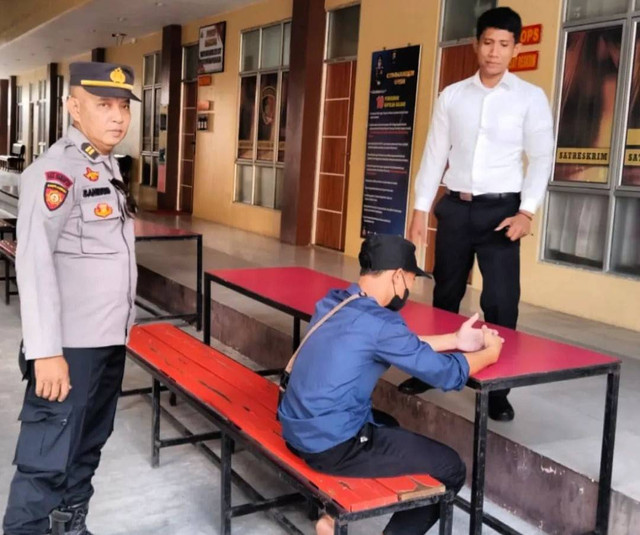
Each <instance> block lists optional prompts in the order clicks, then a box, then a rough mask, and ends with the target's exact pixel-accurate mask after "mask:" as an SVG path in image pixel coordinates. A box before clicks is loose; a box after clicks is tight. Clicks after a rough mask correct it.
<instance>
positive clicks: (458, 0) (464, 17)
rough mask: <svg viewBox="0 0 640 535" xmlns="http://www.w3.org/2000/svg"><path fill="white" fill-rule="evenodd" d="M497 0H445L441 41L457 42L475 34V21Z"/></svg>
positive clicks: (493, 5)
mask: <svg viewBox="0 0 640 535" xmlns="http://www.w3.org/2000/svg"><path fill="white" fill-rule="evenodd" d="M496 4H497V0H446V1H445V7H444V19H443V21H442V41H443V42H445V43H447V42H457V41H461V40H466V39H470V38H472V37H475V36H476V21H477V20H478V17H479V16H480V15H482V14H483V13H484V12H485V11H487V10H488V9H491V8H493V7H496Z"/></svg>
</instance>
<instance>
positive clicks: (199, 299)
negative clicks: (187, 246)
mask: <svg viewBox="0 0 640 535" xmlns="http://www.w3.org/2000/svg"><path fill="white" fill-rule="evenodd" d="M196 247H197V255H198V258H197V261H196V328H197V329H198V330H200V329H202V234H199V235H198V237H197V238H196Z"/></svg>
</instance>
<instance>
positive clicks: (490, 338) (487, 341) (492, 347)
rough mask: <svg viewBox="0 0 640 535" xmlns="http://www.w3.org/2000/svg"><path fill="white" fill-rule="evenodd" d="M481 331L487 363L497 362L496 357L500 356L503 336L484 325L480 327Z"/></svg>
mask: <svg viewBox="0 0 640 535" xmlns="http://www.w3.org/2000/svg"><path fill="white" fill-rule="evenodd" d="M482 331H483V334H484V347H485V351H486V352H487V356H488V358H489V364H495V363H496V362H498V358H499V357H500V352H501V351H502V344H504V338H502V337H501V336H498V333H497V332H496V331H494V330H493V329H489V328H488V327H487V326H486V325H484V326H483V327H482Z"/></svg>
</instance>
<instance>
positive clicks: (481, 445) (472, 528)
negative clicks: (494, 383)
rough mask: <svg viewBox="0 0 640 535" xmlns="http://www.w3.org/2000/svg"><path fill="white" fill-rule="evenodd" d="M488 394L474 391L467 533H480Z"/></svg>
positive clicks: (475, 534) (483, 391)
mask: <svg viewBox="0 0 640 535" xmlns="http://www.w3.org/2000/svg"><path fill="white" fill-rule="evenodd" d="M488 412H489V392H488V391H487V390H479V391H476V417H475V424H474V433H473V476H472V478H473V480H472V483H471V512H470V516H471V518H470V521H471V522H470V525H469V533H470V534H472V535H479V534H480V533H482V511H483V501H484V472H485V467H486V461H487V459H486V457H487V419H488Z"/></svg>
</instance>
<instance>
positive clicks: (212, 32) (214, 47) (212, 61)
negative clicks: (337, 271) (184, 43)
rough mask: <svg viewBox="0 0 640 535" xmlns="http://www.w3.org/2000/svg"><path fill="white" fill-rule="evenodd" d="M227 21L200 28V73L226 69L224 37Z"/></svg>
mask: <svg viewBox="0 0 640 535" xmlns="http://www.w3.org/2000/svg"><path fill="white" fill-rule="evenodd" d="M226 26H227V23H226V22H216V23H215V24H211V25H209V26H203V27H202V28H200V37H199V40H198V74H210V73H215V72H222V71H224V37H225V31H226Z"/></svg>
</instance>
